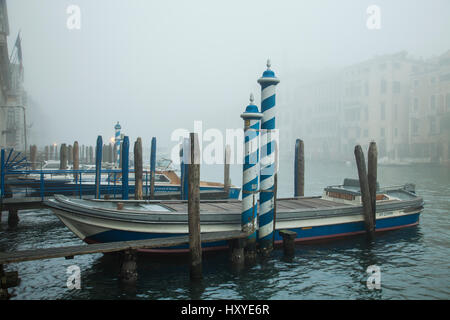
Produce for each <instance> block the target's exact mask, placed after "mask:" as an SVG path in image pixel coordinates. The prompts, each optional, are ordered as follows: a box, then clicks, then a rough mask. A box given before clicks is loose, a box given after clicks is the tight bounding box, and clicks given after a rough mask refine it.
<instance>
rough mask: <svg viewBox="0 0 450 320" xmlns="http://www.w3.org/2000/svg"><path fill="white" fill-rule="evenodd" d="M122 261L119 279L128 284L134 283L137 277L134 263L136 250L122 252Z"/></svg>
mask: <svg viewBox="0 0 450 320" xmlns="http://www.w3.org/2000/svg"><path fill="white" fill-rule="evenodd" d="M121 258H122V263H121V266H120V274H119V277H120V280H121V281H122V282H123V283H125V284H128V285H132V284H135V283H136V280H137V278H138V273H137V264H136V250H126V251H123V252H122V257H121Z"/></svg>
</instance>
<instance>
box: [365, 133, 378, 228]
mask: <svg viewBox="0 0 450 320" xmlns="http://www.w3.org/2000/svg"><path fill="white" fill-rule="evenodd" d="M367 158H368V159H367V162H368V163H367V170H368V172H367V179H368V182H369V193H370V200H371V209H372V214H371V219H372V224H373V228H374V229H375V227H376V212H377V166H378V150H377V144H376V143H375V141H372V142H371V143H370V145H369V151H368V152H367ZM374 234H375V232H374Z"/></svg>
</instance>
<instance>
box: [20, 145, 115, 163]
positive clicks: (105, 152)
mask: <svg viewBox="0 0 450 320" xmlns="http://www.w3.org/2000/svg"><path fill="white" fill-rule="evenodd" d="M75 154H77V157H78V163H80V164H90V165H93V164H95V147H93V146H85V145H84V144H83V145H81V146H80V145H79V143H78V142H77V141H75V142H74V143H73V144H66V143H62V144H61V145H60V146H59V149H58V146H57V145H49V146H44V148H43V150H38V148H37V146H36V145H31V146H30V150H29V151H28V152H27V156H28V159H29V162H30V165H31V169H32V170H36V169H40V165H41V164H43V163H44V162H45V161H49V160H55V161H58V160H59V161H60V169H67V168H68V166H69V165H73V164H74V161H75ZM102 161H103V163H111V164H112V163H116V162H117V145H116V144H112V143H109V144H104V145H103V148H102Z"/></svg>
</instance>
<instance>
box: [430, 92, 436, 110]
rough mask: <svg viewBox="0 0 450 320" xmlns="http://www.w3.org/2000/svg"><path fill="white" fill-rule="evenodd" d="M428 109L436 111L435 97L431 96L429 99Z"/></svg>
mask: <svg viewBox="0 0 450 320" xmlns="http://www.w3.org/2000/svg"><path fill="white" fill-rule="evenodd" d="M430 107H431V110H435V109H436V97H435V96H434V95H432V96H431V98H430Z"/></svg>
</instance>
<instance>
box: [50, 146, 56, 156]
mask: <svg viewBox="0 0 450 320" xmlns="http://www.w3.org/2000/svg"><path fill="white" fill-rule="evenodd" d="M50 159H51V160H54V159H56V157H55V147H54V146H53V145H50Z"/></svg>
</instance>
